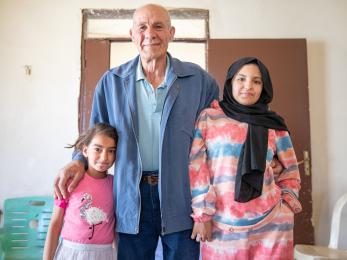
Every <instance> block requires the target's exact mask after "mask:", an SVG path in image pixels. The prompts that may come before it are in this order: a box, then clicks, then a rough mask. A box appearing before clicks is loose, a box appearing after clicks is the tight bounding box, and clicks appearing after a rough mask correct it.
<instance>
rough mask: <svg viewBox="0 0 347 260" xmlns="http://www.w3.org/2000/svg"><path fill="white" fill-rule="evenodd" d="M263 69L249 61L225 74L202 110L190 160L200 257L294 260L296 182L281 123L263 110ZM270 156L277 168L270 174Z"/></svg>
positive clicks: (268, 93)
mask: <svg viewBox="0 0 347 260" xmlns="http://www.w3.org/2000/svg"><path fill="white" fill-rule="evenodd" d="M271 100H272V84H271V80H270V75H269V73H268V70H267V69H266V67H265V66H264V65H263V63H262V62H261V61H260V60H259V59H257V58H253V57H247V58H242V59H240V60H238V61H236V62H235V63H233V64H232V65H231V67H230V68H229V70H228V74H227V78H226V83H225V86H224V95H223V100H222V101H221V102H219V103H218V102H217V101H214V102H213V103H212V105H211V106H212V108H208V109H205V110H203V111H202V112H201V114H200V116H199V119H198V121H197V123H196V130H195V136H194V140H193V144H192V150H191V157H190V160H191V162H190V166H189V174H190V184H191V191H192V208H193V214H192V217H193V219H194V222H195V224H194V229H193V234H192V238H193V239H195V238H196V237H198V239H200V240H201V241H203V242H202V245H201V252H202V259H209V260H210V259H224V260H227V259H243V260H247V259H256V260H261V259H271V260H274V259H293V225H294V213H297V212H300V211H301V205H300V203H299V201H298V192H299V189H300V176H299V170H298V163H297V159H296V156H295V153H294V149H293V145H292V142H291V139H290V136H289V133H288V129H287V126H286V125H285V123H284V120H283V119H282V118H281V117H280V116H278V115H277V114H276V113H275V112H272V111H270V110H269V107H268V104H269V103H270V102H271ZM274 156H276V157H277V158H278V160H279V161H280V162H281V164H282V165H283V168H284V170H283V172H282V173H280V174H277V175H276V174H275V173H274V172H273V170H272V168H271V166H270V164H271V162H272V160H273V158H274Z"/></svg>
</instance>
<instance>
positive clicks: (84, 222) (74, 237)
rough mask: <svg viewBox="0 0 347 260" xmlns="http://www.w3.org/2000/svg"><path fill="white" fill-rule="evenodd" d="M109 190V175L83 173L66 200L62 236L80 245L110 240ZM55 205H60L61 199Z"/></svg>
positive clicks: (112, 226)
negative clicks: (100, 176) (94, 176)
mask: <svg viewBox="0 0 347 260" xmlns="http://www.w3.org/2000/svg"><path fill="white" fill-rule="evenodd" d="M112 191H113V176H112V175H109V174H108V175H107V177H106V178H103V179H95V178H93V177H91V176H89V175H88V174H87V173H86V174H84V177H83V179H82V180H81V181H80V183H79V184H78V186H77V188H76V189H75V190H74V191H73V192H72V193H71V194H70V197H69V199H68V201H67V207H66V210H65V216H64V224H63V229H62V232H61V236H62V238H64V239H66V240H69V241H73V242H77V243H83V244H110V243H112V242H113V240H114V236H115V217H114V210H113V195H112V194H113V193H112ZM56 204H57V205H59V204H60V205H61V206H62V207H63V206H64V205H63V204H64V203H62V202H61V201H60V202H59V201H57V203H56Z"/></svg>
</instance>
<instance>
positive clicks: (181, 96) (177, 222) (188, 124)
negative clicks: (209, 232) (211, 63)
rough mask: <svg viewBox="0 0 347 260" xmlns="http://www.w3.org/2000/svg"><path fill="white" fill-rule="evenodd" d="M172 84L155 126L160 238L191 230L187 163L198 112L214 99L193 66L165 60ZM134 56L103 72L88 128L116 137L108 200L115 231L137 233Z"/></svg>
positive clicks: (205, 77)
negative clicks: (100, 127) (101, 125)
mask: <svg viewBox="0 0 347 260" xmlns="http://www.w3.org/2000/svg"><path fill="white" fill-rule="evenodd" d="M169 58H170V61H171V69H172V70H173V73H172V75H175V76H174V77H175V78H174V79H169V80H168V81H169V82H170V81H171V82H173V84H172V85H171V87H170V89H169V91H168V94H167V97H166V99H165V104H164V108H163V114H162V119H161V124H160V131H161V133H160V160H159V164H160V166H159V168H160V169H159V196H160V204H161V214H162V233H163V234H168V233H172V232H178V231H182V230H186V229H191V228H192V225H193V222H192V219H191V217H190V214H191V212H192V210H191V193H190V185H189V175H188V163H189V161H188V159H189V152H190V146H191V143H192V139H193V133H194V124H195V120H196V119H197V116H198V115H199V113H200V111H201V110H202V109H204V108H206V107H207V106H209V105H210V103H211V102H212V100H214V99H218V85H217V83H216V81H215V80H214V79H213V78H212V77H211V76H210V75H209V74H208V73H207V72H205V71H204V70H203V69H201V68H200V67H199V66H197V65H195V64H192V63H188V62H181V61H179V60H178V59H174V58H172V57H171V56H170V55H169ZM138 59H139V57H136V58H135V59H134V60H131V61H129V62H127V63H125V64H123V65H121V66H119V67H116V68H114V69H111V70H109V71H107V72H106V73H105V74H104V75H103V76H102V78H101V79H100V81H99V82H98V85H97V87H96V89H95V93H94V99H93V106H92V111H91V119H90V124H91V125H94V124H95V123H97V122H105V123H109V124H110V125H112V126H114V127H115V128H116V129H117V131H118V134H119V141H118V146H117V155H116V162H115V172H114V176H115V177H114V188H113V194H114V195H113V196H114V202H115V212H116V219H117V227H116V229H117V231H118V232H123V233H129V234H137V233H138V231H139V219H140V209H141V205H140V201H141V200H140V190H139V185H140V179H141V175H142V168H141V158H140V150H139V146H138V118H137V115H138V113H137V105H136V96H135V95H136V91H135V86H136V84H135V74H136V65H137V63H138Z"/></svg>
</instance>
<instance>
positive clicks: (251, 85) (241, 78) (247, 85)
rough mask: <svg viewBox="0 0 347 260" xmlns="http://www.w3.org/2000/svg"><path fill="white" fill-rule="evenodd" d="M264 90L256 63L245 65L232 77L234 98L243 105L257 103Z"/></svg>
mask: <svg viewBox="0 0 347 260" xmlns="http://www.w3.org/2000/svg"><path fill="white" fill-rule="evenodd" d="M262 90H263V81H262V77H261V73H260V70H259V68H258V66H257V65H255V64H246V65H244V66H243V67H242V68H241V69H240V70H239V71H238V72H237V73H236V74H235V76H234V77H233V79H232V93H233V97H234V99H235V100H236V101H237V102H238V103H239V104H241V105H244V106H250V105H253V104H255V103H256V102H257V101H258V100H259V98H260V94H261V92H262Z"/></svg>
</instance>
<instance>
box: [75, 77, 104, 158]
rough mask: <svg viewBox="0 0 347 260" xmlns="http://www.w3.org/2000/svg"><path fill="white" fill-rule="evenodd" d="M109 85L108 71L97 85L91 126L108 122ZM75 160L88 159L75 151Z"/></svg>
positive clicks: (90, 121)
mask: <svg viewBox="0 0 347 260" xmlns="http://www.w3.org/2000/svg"><path fill="white" fill-rule="evenodd" d="M106 86H107V72H106V73H105V74H104V75H103V76H102V77H101V79H100V80H99V82H98V84H97V85H96V88H95V91H94V96H93V102H92V110H91V114H90V120H89V127H92V126H93V125H95V124H96V123H108V124H109V118H108V110H107V105H106V95H105V87H106ZM72 159H73V160H79V161H82V162H84V163H85V164H86V163H87V162H86V159H85V158H84V156H83V155H82V153H81V152H79V151H74V152H73V154H72Z"/></svg>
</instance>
